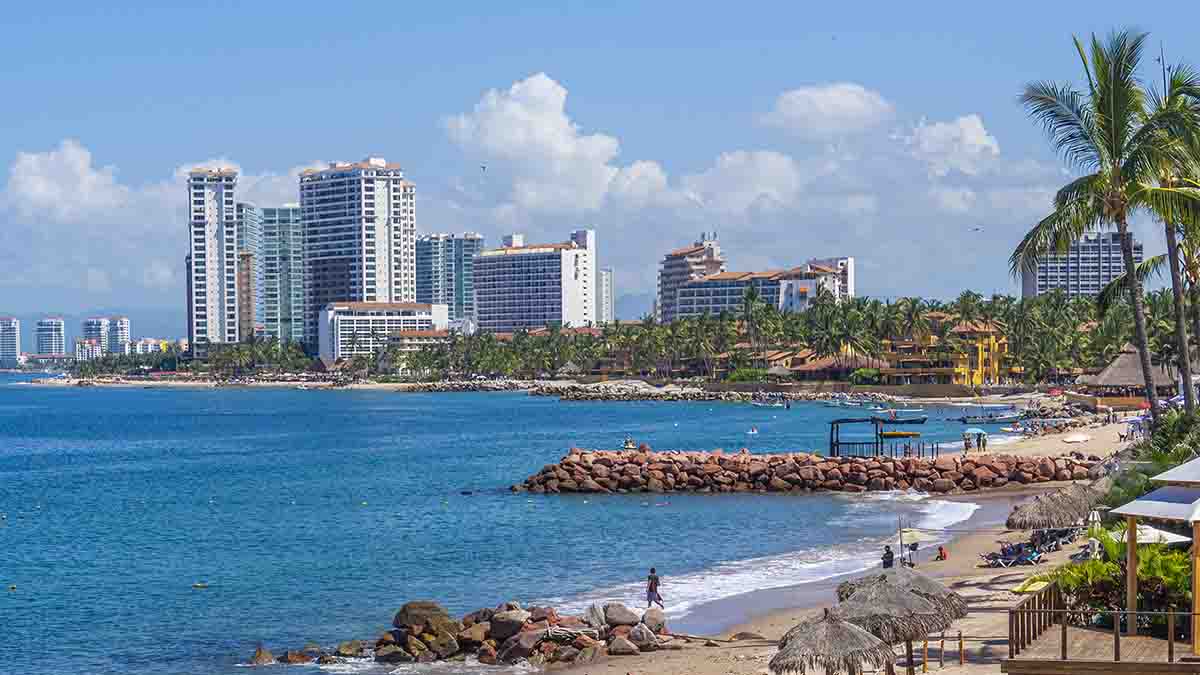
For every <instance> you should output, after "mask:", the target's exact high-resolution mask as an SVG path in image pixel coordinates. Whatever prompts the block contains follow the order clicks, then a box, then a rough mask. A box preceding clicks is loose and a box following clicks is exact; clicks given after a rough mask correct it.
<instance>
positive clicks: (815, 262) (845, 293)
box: [808, 256, 856, 300]
mask: <svg viewBox="0 0 1200 675" xmlns="http://www.w3.org/2000/svg"><path fill="white" fill-rule="evenodd" d="M808 264H809V265H811V266H816V267H824V268H827V269H831V270H834V271H835V272H837V273H838V281H839V285H838V296H837V299H838V300H849V299H850V298H853V297H856V296H855V295H854V258H853V257H850V256H847V257H844V258H813V259H812V260H809V261H808Z"/></svg>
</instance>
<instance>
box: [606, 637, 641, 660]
mask: <svg viewBox="0 0 1200 675" xmlns="http://www.w3.org/2000/svg"><path fill="white" fill-rule="evenodd" d="M608 653H609V654H610V655H611V656H636V655H638V654H640V653H641V652H640V651H639V650H638V648H637V645H635V644H633V643H632V642H630V641H629V640H626V639H625V638H623V637H618V638H613V641H612V642H610V643H609V644H608Z"/></svg>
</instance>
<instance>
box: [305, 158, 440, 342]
mask: <svg viewBox="0 0 1200 675" xmlns="http://www.w3.org/2000/svg"><path fill="white" fill-rule="evenodd" d="M300 210H301V217H302V218H303V221H304V259H305V264H306V265H307V269H306V270H305V280H306V295H307V301H306V303H305V314H306V316H305V322H306V325H307V326H308V329H307V330H306V331H305V341H306V342H307V343H308V344H309V345H310V347H311V346H315V345H316V344H317V337H318V336H317V319H318V316H317V313H318V312H319V311H320V309H321V308H323V307H325V306H326V305H328V304H329V303H331V302H415V301H416V298H417V273H416V242H417V220H416V188H415V187H414V186H413V184H412V183H410V182H409V181H407V180H404V172H403V171H401V170H400V165H398V164H388V163H387V161H386V160H384V159H382V158H378V157H369V158H367V159H365V160H363V161H361V162H356V163H346V162H337V163H332V164H330V165H329V167H328V168H325V169H319V170H318V169H310V170H308V171H305V172H304V173H302V174H300Z"/></svg>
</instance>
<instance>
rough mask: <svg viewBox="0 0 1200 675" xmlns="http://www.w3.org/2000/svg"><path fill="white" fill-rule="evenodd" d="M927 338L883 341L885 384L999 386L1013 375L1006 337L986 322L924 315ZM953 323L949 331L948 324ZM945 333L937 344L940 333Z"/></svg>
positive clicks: (943, 314) (937, 313)
mask: <svg viewBox="0 0 1200 675" xmlns="http://www.w3.org/2000/svg"><path fill="white" fill-rule="evenodd" d="M927 317H928V319H929V322H930V325H931V330H930V334H929V335H922V336H918V337H915V338H914V337H912V336H908V337H905V338H899V339H894V340H884V341H883V353H882V354H881V357H882V358H883V359H884V360H885V361H887V366H886V367H884V368H880V369H879V375H880V378H881V380H882V382H883V383H884V384H961V385H966V386H980V385H988V384H998V383H1000V382H1003V381H1005V380H1007V379H1009V378H1010V377H1011V376H1012V374H1013V373H1012V369H1011V368H1010V366H1009V365H1008V363H1007V359H1008V338H1007V337H1006V336H1005V335H1004V332H1003V331H1001V330H1000V328H999V327H998V326H996V325H995V324H993V323H991V322H986V321H970V322H966V321H964V322H959V321H958V320H957V318H956V317H954V316H953V315H950V314H945V313H942V312H930V313H929V314H928V315H927ZM948 322H950V323H954V326H953V327H951V328H949V329H948V330H947V327H946V326H945V324H946V323H948ZM939 334H945V335H946V339H945V340H941V339H940V338H939V337H938V335H939Z"/></svg>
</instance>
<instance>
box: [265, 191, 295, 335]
mask: <svg viewBox="0 0 1200 675" xmlns="http://www.w3.org/2000/svg"><path fill="white" fill-rule="evenodd" d="M259 211H260V213H261V216H262V254H263V294H262V295H263V304H264V309H263V329H264V332H265V334H266V336H267V337H270V338H275V339H276V340H279V341H280V342H301V343H302V342H304V302H305V299H304V269H305V265H304V223H303V221H302V219H301V215H300V213H301V212H300V206H299V205H298V204H284V205H283V206H281V207H262V208H260V209H259Z"/></svg>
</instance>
